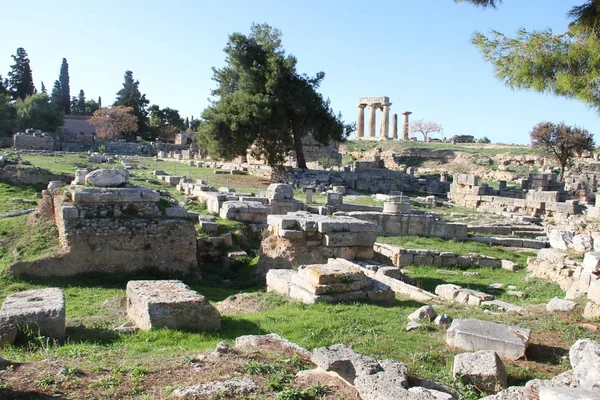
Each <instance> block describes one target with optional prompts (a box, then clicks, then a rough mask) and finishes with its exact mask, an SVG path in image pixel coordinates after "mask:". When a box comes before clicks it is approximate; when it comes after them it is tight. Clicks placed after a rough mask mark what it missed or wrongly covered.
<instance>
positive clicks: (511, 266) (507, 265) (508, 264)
mask: <svg viewBox="0 0 600 400" xmlns="http://www.w3.org/2000/svg"><path fill="white" fill-rule="evenodd" d="M501 262H502V269H506V270H508V271H513V272H515V271H517V270H518V269H519V264H517V263H514V262H512V261H510V260H501Z"/></svg>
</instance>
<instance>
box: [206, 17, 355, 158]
mask: <svg viewBox="0 0 600 400" xmlns="http://www.w3.org/2000/svg"><path fill="white" fill-rule="evenodd" d="M224 51H225V54H226V66H225V67H223V68H222V69H216V68H214V69H213V73H214V77H213V80H215V81H216V82H217V88H216V89H214V90H213V91H212V95H213V96H214V97H215V101H213V103H212V104H211V105H210V106H209V107H207V108H206V109H205V110H204V112H203V113H202V123H201V124H200V126H199V141H200V142H202V143H206V145H207V148H208V151H209V152H210V153H211V154H212V155H215V156H218V157H221V158H226V159H231V158H233V157H235V156H238V155H245V154H246V152H247V149H249V148H251V151H252V153H253V155H254V156H255V157H264V158H265V159H266V161H267V163H268V164H269V165H271V166H277V165H278V164H280V163H281V162H282V161H283V160H284V159H285V157H286V155H287V154H288V152H289V151H290V150H295V151H296V156H297V159H298V166H299V167H300V168H306V161H305V159H304V152H303V148H302V137H303V136H306V135H308V134H312V135H313V136H314V138H315V139H316V140H317V141H319V142H321V143H323V144H326V143H327V142H328V141H329V140H336V141H342V140H344V139H345V137H346V135H347V133H349V132H348V131H349V129H350V127H349V126H346V125H344V123H343V121H342V120H341V116H340V115H335V114H334V113H333V111H332V110H331V107H330V105H329V101H328V100H325V99H324V98H323V97H322V95H321V94H320V93H318V92H317V88H318V87H319V85H320V83H321V82H322V80H323V78H324V77H325V74H324V73H322V72H319V73H317V74H316V76H315V77H309V76H307V75H301V74H299V73H298V72H297V71H296V63H297V61H296V58H295V57H293V56H292V55H287V54H286V53H285V50H284V49H283V47H282V44H281V32H280V31H279V30H277V29H273V28H271V27H270V26H269V25H267V24H262V25H256V24H253V25H252V27H251V32H250V35H248V36H246V35H243V34H240V33H234V34H232V35H230V37H229V41H228V43H227V46H226V47H225V50H224Z"/></svg>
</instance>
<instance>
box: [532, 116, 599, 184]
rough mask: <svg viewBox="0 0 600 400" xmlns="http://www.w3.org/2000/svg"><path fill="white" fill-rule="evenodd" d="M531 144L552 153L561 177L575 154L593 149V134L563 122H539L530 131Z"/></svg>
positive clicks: (560, 178) (561, 177)
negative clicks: (558, 166)
mask: <svg viewBox="0 0 600 400" xmlns="http://www.w3.org/2000/svg"><path fill="white" fill-rule="evenodd" d="M530 137H531V146H532V147H538V148H540V149H541V150H542V151H544V152H545V153H548V154H551V155H553V156H554V157H555V158H556V160H557V161H558V164H559V165H560V177H559V180H562V179H563V176H564V173H565V168H566V167H567V166H568V165H569V164H570V163H571V162H572V161H573V158H575V155H577V154H578V155H581V153H582V152H584V151H586V150H587V151H592V150H594V136H593V135H592V134H591V133H589V132H588V131H587V130H585V129H581V128H578V127H576V126H575V127H570V126H567V125H565V124H564V123H563V122H561V123H559V124H553V123H552V122H540V123H539V124H537V125H536V126H534V127H533V130H532V131H531V133H530Z"/></svg>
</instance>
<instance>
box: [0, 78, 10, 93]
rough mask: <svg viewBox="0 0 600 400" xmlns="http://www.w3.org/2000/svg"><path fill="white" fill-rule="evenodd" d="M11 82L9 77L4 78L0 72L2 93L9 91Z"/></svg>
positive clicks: (0, 91) (0, 89)
mask: <svg viewBox="0 0 600 400" xmlns="http://www.w3.org/2000/svg"><path fill="white" fill-rule="evenodd" d="M8 89H9V83H8V79H2V74H0V94H6V93H9V90H8Z"/></svg>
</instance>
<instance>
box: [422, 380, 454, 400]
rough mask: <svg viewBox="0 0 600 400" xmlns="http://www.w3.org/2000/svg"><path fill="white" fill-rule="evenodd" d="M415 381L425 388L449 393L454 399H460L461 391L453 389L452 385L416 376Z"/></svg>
mask: <svg viewBox="0 0 600 400" xmlns="http://www.w3.org/2000/svg"><path fill="white" fill-rule="evenodd" d="M413 383H414V386H418V387H423V388H425V389H431V390H435V391H437V392H443V393H447V394H449V395H450V396H452V398H454V399H458V398H459V397H460V393H458V392H457V391H456V390H454V389H452V388H451V387H448V386H446V385H442V384H441V383H437V382H434V381H431V380H429V379H418V378H415V379H414V381H413Z"/></svg>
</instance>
